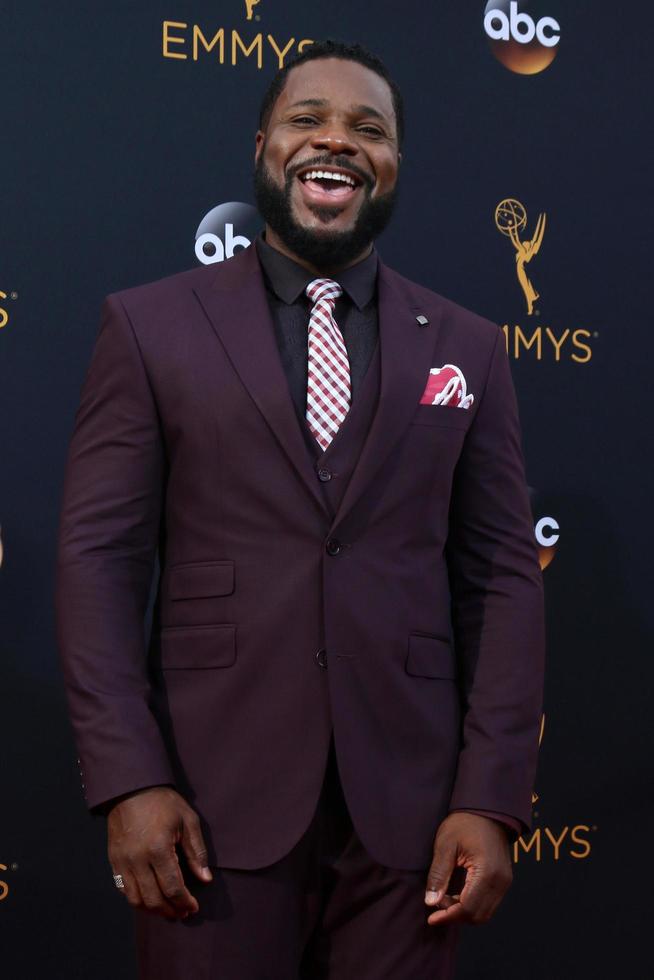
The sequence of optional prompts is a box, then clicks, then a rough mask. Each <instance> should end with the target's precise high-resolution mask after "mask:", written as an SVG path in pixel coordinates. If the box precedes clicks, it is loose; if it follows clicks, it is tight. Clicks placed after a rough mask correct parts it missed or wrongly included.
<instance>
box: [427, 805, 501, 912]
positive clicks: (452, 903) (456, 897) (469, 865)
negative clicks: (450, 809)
mask: <svg viewBox="0 0 654 980" xmlns="http://www.w3.org/2000/svg"><path fill="white" fill-rule="evenodd" d="M459 868H460V869H462V871H463V869H465V880H464V881H463V888H462V889H461V893H460V894H448V885H449V884H450V878H452V877H454V878H456V877H457V875H459V874H462V871H461V872H459V871H457V870H455V869H459ZM512 880H513V870H512V867H511V853H510V849H509V840H508V837H507V834H506V831H505V830H504V828H503V827H502V826H501V824H499V823H497V822H496V821H495V820H492V819H491V818H490V817H482V816H481V815H479V814H474V813H451V814H450V815H449V816H448V817H446V818H445V820H443V822H442V824H441V825H440V827H439V828H438V832H437V834H436V838H435V840H434V857H433V860H432V863H431V867H430V869H429V873H428V875H427V893H426V895H425V902H426V904H427V905H438V906H439V911H437V912H432V914H431V915H430V916H429V917H428V919H427V922H428V923H429V925H438V924H440V923H443V922H445V923H447V922H460V921H464V922H471V923H474V924H475V925H476V924H479V923H482V922H488V920H489V919H490V918H491V916H492V915H493V913H494V912H495V909H496V908H497V906H498V905H499V904H500V902H501V901H502V898H503V897H504V894H505V893H506V891H507V890H508V888H509V885H510V884H511V881H512ZM451 891H452V892H454V891H456V888H452V889H451Z"/></svg>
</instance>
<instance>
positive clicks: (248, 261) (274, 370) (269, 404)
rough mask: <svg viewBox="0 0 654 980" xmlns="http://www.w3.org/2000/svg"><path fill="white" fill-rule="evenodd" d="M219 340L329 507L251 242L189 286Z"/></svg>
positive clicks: (323, 506) (310, 488)
mask: <svg viewBox="0 0 654 980" xmlns="http://www.w3.org/2000/svg"><path fill="white" fill-rule="evenodd" d="M194 292H195V294H196V296H197V298H198V299H199V301H200V303H201V305H202V307H203V309H204V311H205V313H206V315H207V317H208V319H209V322H210V323H211V326H212V327H213V329H214V331H215V333H216V335H217V337H218V339H219V340H220V342H221V343H222V345H223V347H224V348H225V350H226V352H227V355H228V357H229V359H230V360H231V362H232V364H233V366H234V368H235V370H236V371H237V373H238V374H239V376H240V378H241V380H242V382H243V384H244V385H245V387H246V388H247V390H248V391H249V393H250V395H251V396H252V398H253V400H254V402H255V404H256V405H257V408H258V409H259V411H260V412H261V414H262V415H263V417H264V418H265V420H266V422H267V423H268V425H269V426H270V428H271V430H272V432H273V433H274V435H275V438H276V439H277V441H278V442H279V444H280V446H281V448H282V449H283V450H284V452H285V453H286V455H287V456H288V458H289V460H290V462H291V464H292V465H293V467H294V469H295V471H296V472H297V474H298V476H299V477H300V479H301V480H302V481H303V482H304V484H305V485H306V487H307V489H308V491H309V493H310V494H311V496H312V497H313V498H314V500H315V501H316V503H317V504H318V505H319V506H320V509H321V510H322V511H324V512H325V513H326V514H329V508H328V505H327V501H326V500H325V497H324V495H323V494H322V492H321V489H320V486H319V484H318V481H317V479H316V473H315V470H314V469H313V461H312V459H311V456H310V454H309V451H308V449H307V445H306V443H305V441H304V436H303V434H302V431H301V429H300V424H299V421H298V418H297V415H296V412H295V406H294V405H293V400H292V398H291V393H290V391H289V388H288V382H287V380H286V375H285V374H284V368H283V366H282V362H281V358H280V356H279V348H278V347H277V340H276V338H275V332H274V327H273V321H272V315H271V313H270V307H269V305H268V297H267V295H266V288H265V285H264V281H263V275H262V273H261V267H260V265H259V260H258V258H257V255H256V250H255V247H254V246H253V245H252V246H251V247H250V248H248V249H246V250H245V251H244V252H242V253H240V254H239V255H237V256H235V257H234V258H233V259H229V260H228V261H227V262H225V263H224V265H223V264H222V263H221V264H220V267H219V268H218V270H217V272H216V276H215V277H214V278H212V280H211V281H210V282H208V283H207V284H206V285H205V284H203V285H201V286H200V287H196V288H195V290H194Z"/></svg>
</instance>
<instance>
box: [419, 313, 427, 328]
mask: <svg viewBox="0 0 654 980" xmlns="http://www.w3.org/2000/svg"><path fill="white" fill-rule="evenodd" d="M416 320H417V321H418V323H419V324H420V326H421V327H426V326H427V324H428V323H429V320H428V319H427V317H426V316H425V315H424V313H419V314H418V316H417V317H416Z"/></svg>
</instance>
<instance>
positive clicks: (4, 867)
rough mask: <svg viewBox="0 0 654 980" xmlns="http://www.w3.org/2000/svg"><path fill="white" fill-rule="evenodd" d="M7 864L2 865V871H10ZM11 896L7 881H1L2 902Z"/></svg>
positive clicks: (0, 899)
mask: <svg viewBox="0 0 654 980" xmlns="http://www.w3.org/2000/svg"><path fill="white" fill-rule="evenodd" d="M8 870H9V869H8V868H7V865H6V864H0V871H8ZM8 894H9V885H8V884H7V882H6V881H0V902H2V901H3V900H4V899H5V898H6V897H7V895H8Z"/></svg>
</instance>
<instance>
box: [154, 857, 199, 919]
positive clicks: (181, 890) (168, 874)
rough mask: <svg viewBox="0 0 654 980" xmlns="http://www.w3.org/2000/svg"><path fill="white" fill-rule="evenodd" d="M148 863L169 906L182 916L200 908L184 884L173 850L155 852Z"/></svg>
mask: <svg viewBox="0 0 654 980" xmlns="http://www.w3.org/2000/svg"><path fill="white" fill-rule="evenodd" d="M150 863H151V865H152V868H153V870H154V873H155V876H156V879H157V883H158V885H159V888H160V890H161V893H162V895H163V896H164V898H165V899H166V900H167V901H168V902H169V903H170V905H172V906H173V908H174V909H176V910H177V912H178V913H179V914H180V915H182V916H186V915H191V914H192V913H195V912H197V911H198V909H199V907H200V906H199V905H198V902H197V899H196V898H194V896H193V895H191V893H190V891H189V890H188V888H187V887H186V885H185V883H184V877H183V875H182V871H181V868H180V866H179V861H178V860H177V854H176V853H175V848H174V847H172V848H171V850H170V851H169V852H167V853H162V852H161V851H158V852H155V853H154V854H153V856H152V858H151V859H150Z"/></svg>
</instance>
